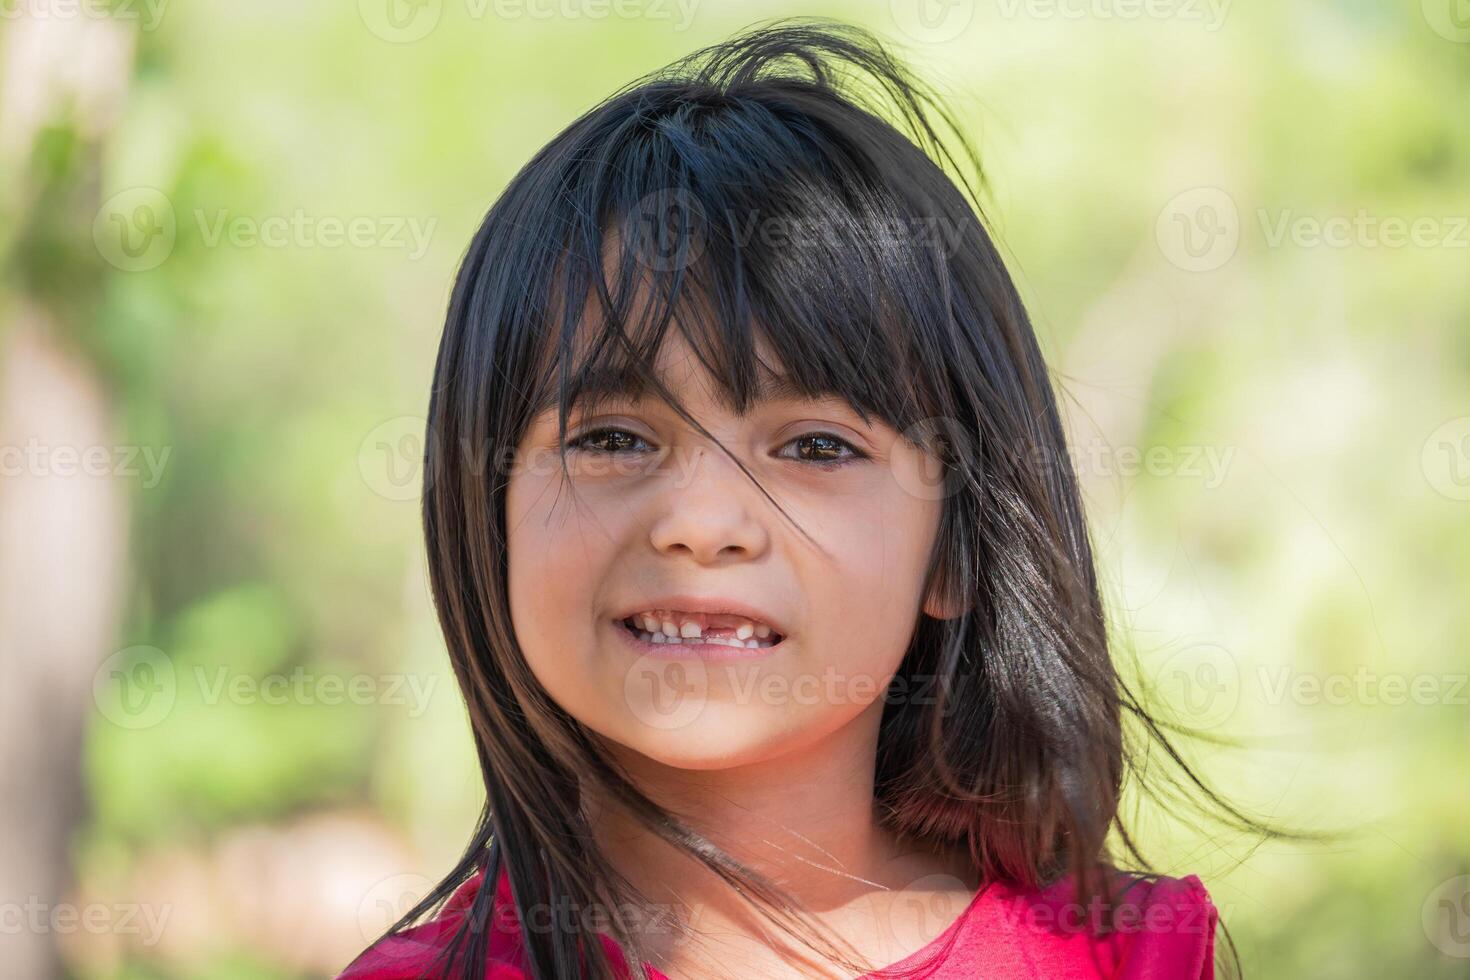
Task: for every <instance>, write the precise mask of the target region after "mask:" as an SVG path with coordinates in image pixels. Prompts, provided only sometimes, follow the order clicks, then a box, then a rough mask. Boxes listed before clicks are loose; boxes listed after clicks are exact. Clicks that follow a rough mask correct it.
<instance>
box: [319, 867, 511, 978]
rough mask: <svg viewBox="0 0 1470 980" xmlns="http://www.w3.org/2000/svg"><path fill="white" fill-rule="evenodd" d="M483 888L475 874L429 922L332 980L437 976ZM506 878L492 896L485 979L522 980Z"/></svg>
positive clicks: (389, 940) (382, 943) (384, 943)
mask: <svg viewBox="0 0 1470 980" xmlns="http://www.w3.org/2000/svg"><path fill="white" fill-rule="evenodd" d="M483 883H484V872H483V871H480V872H476V873H475V875H474V876H473V877H471V878H470V879H469V880H467V881H466V882H465V883H464V884H462V885H461V886H460V887H459V888H458V889H457V890H456V891H455V893H454V894H453V895H452V896H450V898H449V901H448V902H446V903H445V905H444V907H443V908H442V909H441V910H440V911H439V914H438V915H436V916H435V917H434V918H433V919H431V920H430V921H428V922H425V923H423V924H422V925H418V926H414V927H413V928H411V929H405V930H403V931H402V932H399V933H396V934H394V935H392V936H387V937H385V938H383V939H380V940H378V941H377V942H376V943H374V944H373V945H372V946H370V947H368V948H367V949H366V950H364V951H363V952H362V953H360V954H359V955H358V956H357V958H356V959H354V960H353V961H352V963H351V964H349V965H348V967H347V969H345V970H344V971H342V972H341V973H339V974H338V975H337V977H336V980H422V978H424V977H428V976H433V975H437V971H438V970H439V966H440V963H441V962H442V960H441V957H442V955H443V954H444V952H445V950H446V949H447V948H448V946H449V944H450V943H451V942H452V941H453V939H454V937H455V935H456V934H457V933H458V932H459V931H460V930H461V928H462V927H463V926H464V925H465V921H464V920H465V916H466V914H467V913H468V911H469V908H470V905H471V904H472V903H473V902H474V900H475V898H476V897H477V896H478V894H479V892H480V888H481V885H482V884H483ZM510 898H511V896H510V883H509V879H508V878H507V877H506V876H505V875H504V874H502V875H501V878H500V881H499V883H498V887H497V889H496V894H495V900H494V901H495V905H494V913H493V914H492V916H491V923H490V938H489V942H488V952H489V957H488V962H487V965H486V972H485V974H484V976H485V980H524V978H525V977H526V973H525V971H524V970H523V969H522V966H521V964H520V962H519V960H518V958H517V957H516V955H515V949H516V946H517V942H516V936H517V930H516V929H515V926H514V924H513V921H512V922H507V916H509V917H510V918H511V920H513V918H514V906H513V904H512V903H511V901H510Z"/></svg>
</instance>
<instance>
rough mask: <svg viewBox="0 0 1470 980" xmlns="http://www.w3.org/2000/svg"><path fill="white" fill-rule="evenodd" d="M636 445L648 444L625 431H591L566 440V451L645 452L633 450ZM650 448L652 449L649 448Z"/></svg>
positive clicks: (639, 437)
mask: <svg viewBox="0 0 1470 980" xmlns="http://www.w3.org/2000/svg"><path fill="white" fill-rule="evenodd" d="M637 443H643V445H645V446H647V445H648V443H647V442H645V441H644V440H643V438H642V437H641V436H637V435H634V434H633V433H631V432H629V431H627V430H626V429H593V430H592V431H591V432H584V433H582V434H581V435H579V436H576V437H574V438H572V439H568V440H567V443H566V448H567V449H582V450H586V451H587V452H592V453H609V454H611V453H625V452H645V451H646V450H642V449H635V448H634V446H635V445H636V444H637ZM649 448H652V447H649Z"/></svg>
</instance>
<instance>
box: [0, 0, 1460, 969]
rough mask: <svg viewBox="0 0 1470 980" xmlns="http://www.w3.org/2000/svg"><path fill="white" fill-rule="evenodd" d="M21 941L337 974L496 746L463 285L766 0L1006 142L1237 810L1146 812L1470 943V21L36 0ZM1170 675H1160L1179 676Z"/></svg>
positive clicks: (964, 9)
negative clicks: (466, 568) (522, 204)
mask: <svg viewBox="0 0 1470 980" xmlns="http://www.w3.org/2000/svg"><path fill="white" fill-rule="evenodd" d="M0 11H3V13H4V17H3V19H0V257H3V264H4V278H3V281H0V358H3V360H0V452H3V453H4V456H3V459H0V462H3V464H4V469H3V473H0V668H3V675H0V677H3V687H4V689H3V691H0V707H3V708H4V711H3V712H0V737H3V739H4V744H5V749H4V752H5V762H4V769H3V773H0V840H3V843H0V911H3V921H0V961H3V962H5V963H8V964H11V965H10V966H8V967H6V968H5V970H4V971H3V972H4V975H5V976H7V977H9V976H16V977H43V978H44V977H56V976H74V977H84V978H114V977H125V978H129V980H143V978H150V980H152V978H160V980H161V978H184V977H187V978H226V977H230V978H234V977H240V978H261V980H264V978H294V977H308V976H322V975H326V974H331V973H333V972H335V971H336V970H338V969H340V968H341V967H342V966H343V965H345V963H346V962H347V960H348V959H350V957H351V956H352V955H353V954H354V953H355V952H357V950H358V949H360V948H361V947H362V946H363V945H364V944H365V943H366V942H367V941H368V940H370V939H371V938H373V937H375V936H376V935H377V934H378V932H379V931H380V930H381V929H382V928H383V927H384V926H385V925H386V924H387V923H388V922H390V921H391V920H392V919H393V918H395V917H396V913H397V912H398V911H401V910H402V909H404V908H406V907H407V904H408V902H409V900H410V898H412V897H416V896H417V895H420V894H422V893H423V892H424V891H425V890H427V888H428V886H429V884H430V882H431V881H432V880H435V879H436V878H437V876H438V875H439V874H441V873H442V872H444V871H445V870H447V868H448V867H449V864H450V862H451V861H452V860H453V858H454V857H455V856H456V855H457V854H458V852H459V850H460V848H461V847H462V846H463V843H464V841H465V839H466V837H467V834H468V831H469V829H470V826H471V821H472V818H473V816H474V814H475V813H476V811H477V809H478V801H479V795H480V791H479V781H478V773H477V768H476V765H475V763H474V758H473V753H472V750H471V747H470V744H469V738H468V734H467V728H466V725H465V721H464V716H463V712H462V709H461V706H460V703H459V698H458V692H457V690H456V688H455V686H454V683H453V679H452V677H451V676H450V675H449V674H448V672H447V669H446V665H445V659H444V655H443V650H442V643H441V640H440V637H439V635H438V630H437V626H436V623H435V620H434V617H433V612H432V608H431V605H430V601H429V597H428V591H427V587H426V583H425V577H424V569H423V565H422V544H421V538H420V530H419V525H418V509H417V500H418V492H419V474H418V459H419V454H420V452H421V446H420V442H419V440H420V437H421V430H422V425H423V422H422V417H423V413H424V410H425V407H426V404H427V392H428V385H429V379H430V376H431V372H432V364H433V357H434V353H435V347H436V344H437V340H438V335H439V331H440V329H441V325H442V316H443V312H444V307H445V303H446V300H447V296H448V290H449V283H450V280H451V276H452V274H453V272H454V270H455V268H456V265H457V262H458V260H459V258H460V256H461V254H462V252H463V249H464V248H465V246H466V244H467V243H468V240H469V237H470V235H471V233H472V232H473V230H474V228H475V227H476V226H477V224H478V222H479V221H480V219H481V217H482V215H483V213H484V211H485V210H486V208H487V207H488V206H489V204H490V203H491V202H492V201H493V200H494V198H495V197H496V195H497V194H498V193H499V191H500V190H501V188H502V187H503V186H504V185H505V183H506V182H507V180H508V179H509V178H510V177H511V175H512V174H513V173H514V172H515V170H516V169H517V168H518V167H519V166H520V165H521V164H522V163H523V162H524V161H525V160H526V159H527V158H528V157H529V156H530V155H531V154H532V153H533V152H534V151H535V150H536V149H537V148H539V147H540V146H541V145H542V144H543V143H544V142H545V141H546V140H547V139H549V138H550V137H551V136H552V135H554V134H555V133H556V132H557V131H558V130H559V129H560V128H562V127H563V126H564V125H566V124H567V123H568V122H569V121H570V120H571V119H572V118H574V117H575V116H576V115H577V114H579V113H580V112H582V111H584V110H585V109H587V108H589V107H590V106H591V105H593V104H594V103H595V102H596V101H597V100H599V99H600V98H602V97H603V96H605V95H606V94H608V93H609V92H611V91H612V90H613V89H614V88H616V87H618V86H620V85H621V84H623V83H624V82H626V81H628V80H630V79H631V78H633V77H634V76H636V75H638V74H641V73H642V72H644V71H647V70H650V69H652V68H654V67H656V66H658V65H661V64H663V63H666V62H668V61H670V60H672V59H673V58H675V57H677V56H679V55H681V54H684V53H686V52H688V51H690V50H692V49H693V48H696V47H698V46H701V45H703V44H707V43H711V42H713V41H716V40H718V39H721V38H723V37H725V36H728V35H729V34H731V33H733V32H735V31H737V30H738V29H740V28H743V27H745V26H747V25H749V24H751V23H752V22H754V21H757V20H761V19H766V18H770V17H776V16H783V15H791V14H817V15H829V16H840V17H843V18H846V19H849V20H851V21H854V22H856V23H859V24H862V25H864V26H867V27H869V28H871V29H873V30H874V31H876V32H877V33H879V34H880V35H881V36H883V37H885V38H887V39H890V40H891V41H892V42H893V43H894V44H895V45H897V46H898V47H899V50H900V51H901V52H902V53H904V54H905V55H906V56H907V57H908V58H909V59H910V60H911V63H912V64H913V65H914V66H915V67H916V68H917V69H919V70H920V71H921V72H922V73H923V74H924V75H925V76H926V77H927V78H929V79H931V80H933V81H935V82H936V83H937V84H939V85H940V87H941V88H942V89H943V90H944V91H945V92H946V93H947V94H948V96H949V99H950V104H951V105H952V107H953V108H954V109H955V111H956V113H957V115H958V117H959V118H960V120H961V121H962V123H963V125H964V126H965V127H966V129H967V131H968V132H969V134H970V135H971V136H972V138H973V139H974V140H975V142H976V144H977V145H978V147H979V150H980V153H981V155H982V158H983V160H984V162H985V166H986V168H987V171H988V174H989V177H990V180H991V186H990V198H989V202H988V211H989V216H990V218H991V219H992V222H993V225H994V230H995V233H996V234H997V236H998V238H999V239H1000V240H1001V241H1002V243H1003V246H1004V248H1005V249H1006V251H1007V254H1008V256H1009V257H1010V260H1011V263H1012V268H1013V272H1014V274H1015V275H1016V277H1017V279H1018V281H1019V282H1020V284H1021V286H1022V289H1023V291H1024V293H1025V295H1026V297H1027V299H1028V301H1029V303H1030V306H1031V310H1032V312H1033V315H1034V319H1035V323H1036V327H1037V330H1038V332H1039V334H1040V335H1041V338H1042V343H1043V345H1044V348H1045V350H1046V352H1047V354H1048V356H1049V358H1050V359H1051V362H1052V364H1053V365H1054V367H1055V369H1056V372H1057V378H1058V382H1059V384H1060V385H1061V386H1062V388H1063V389H1064V391H1065V393H1066V401H1067V410H1068V415H1069V424H1070V426H1071V431H1072V435H1073V439H1074V441H1075V447H1076V451H1077V464H1078V466H1079V468H1080V469H1081V471H1082V473H1083V478H1084V481H1085V485H1086V490H1087V496H1088V502H1089V505H1090V507H1091V513H1092V517H1093V521H1094V526H1095V536H1096V540H1097V544H1098V550H1099V557H1100V562H1101V566H1102V573H1103V576H1104V580H1105V582H1106V583H1107V589H1108V593H1109V597H1110V601H1111V603H1112V608H1113V611H1114V613H1115V616H1116V618H1117V622H1118V649H1119V651H1120V655H1121V656H1122V657H1123V659H1125V660H1126V661H1128V662H1130V663H1134V662H1136V665H1137V671H1138V672H1139V673H1140V674H1141V676H1140V677H1139V680H1141V681H1142V682H1144V683H1146V684H1148V685H1149V686H1150V687H1151V688H1153V689H1154V690H1156V692H1157V694H1158V696H1159V697H1160V698H1161V699H1163V700H1164V701H1165V702H1166V703H1167V705H1168V706H1169V710H1170V711H1171V712H1172V713H1173V714H1174V715H1176V716H1177V717H1178V718H1179V719H1180V720H1181V721H1183V722H1185V723H1188V724H1191V725H1193V726H1194V727H1197V728H1201V729H1204V730H1206V731H1207V732H1209V733H1211V734H1218V735H1229V736H1232V737H1235V738H1237V739H1238V740H1239V741H1240V743H1241V745H1242V747H1241V748H1239V749H1231V750H1223V749H1214V748H1209V747H1208V746H1207V745H1205V744H1204V743H1200V744H1197V745H1195V746H1194V747H1193V748H1192V750H1191V751H1192V756H1193V758H1195V759H1196V760H1197V761H1199V762H1200V763H1201V765H1202V766H1203V767H1204V768H1205V770H1206V771H1207V772H1208V773H1210V774H1211V775H1212V776H1213V777H1214V778H1215V779H1217V781H1218V782H1219V783H1220V784H1221V785H1222V787H1223V788H1224V789H1225V790H1226V791H1227V793H1228V794H1230V795H1231V797H1232V798H1233V799H1235V800H1236V801H1238V802H1239V803H1241V804H1242V805H1243V806H1245V807H1247V808H1249V809H1252V810H1253V811H1255V812H1257V813H1260V814H1263V815H1266V816H1269V817H1271V818H1274V819H1278V820H1281V821H1284V822H1287V823H1292V824H1296V825H1306V826H1311V827H1329V828H1342V827H1351V828H1354V830H1355V832H1354V834H1353V835H1352V836H1351V837H1350V838H1349V839H1346V840H1344V841H1341V842H1338V843H1335V844H1333V845H1331V846H1308V845H1300V844H1294V845H1282V844H1271V845H1266V846H1264V847H1259V848H1257V847H1256V846H1255V842H1253V841H1251V840H1249V839H1244V838H1239V837H1232V836H1229V835H1222V834H1220V833H1218V832H1217V831H1212V830H1210V829H1209V828H1207V827H1199V828H1191V827H1190V826H1189V825H1188V824H1187V823H1182V822H1179V821H1168V820H1165V819H1163V818H1162V817H1160V816H1159V815H1158V814H1157V813H1156V811H1154V810H1153V809H1151V808H1150V807H1148V806H1146V805H1145V806H1143V807H1142V812H1141V814H1140V818H1139V819H1140V821H1141V825H1142V826H1143V827H1144V828H1145V829H1146V835H1145V836H1146V839H1147V840H1148V841H1150V842H1151V843H1152V844H1153V845H1154V856H1155V857H1156V859H1157V861H1158V863H1159V865H1160V867H1161V869H1162V870H1164V871H1167V872H1171V873H1175V874H1182V873H1188V872H1197V873H1199V874H1200V875H1201V876H1202V877H1203V878H1204V879H1205V882H1206V884H1207V885H1208V886H1209V887H1210V889H1211V891H1212V894H1213V895H1214V898H1215V900H1216V902H1217V904H1218V905H1219V906H1220V907H1221V910H1222V913H1223V915H1224V916H1225V918H1226V921H1227V922H1228V923H1229V925H1230V927H1231V929H1232V931H1233V933H1234V935H1235V937H1236V939H1237V942H1238V944H1239V947H1240V951H1241V955H1242V960H1243V964H1244V967H1245V972H1246V975H1247V976H1251V977H1262V978H1275V977H1280V978H1297V977H1350V976H1375V977H1378V976H1391V977H1464V976H1470V820H1467V819H1466V814H1467V810H1470V767H1467V765H1466V756H1467V751H1470V707H1467V703H1470V687H1467V684H1466V675H1467V671H1470V663H1467V648H1466V642H1465V637H1466V635H1467V634H1470V607H1467V602H1466V593H1467V590H1466V587H1465V582H1466V581H1467V579H1470V329H1467V327H1470V228H1467V222H1470V125H1467V116H1466V108H1465V107H1466V106H1467V105H1470V8H1467V7H1466V6H1465V4H1464V2H1463V0H1424V2H1423V3H1422V4H1421V3H1418V2H1415V0H1410V2H1409V3H1406V4H1403V5H1383V4H1376V3H1370V2H1366V0H1351V2H1348V0H1341V2H1337V3H1326V2H1316V0H1292V2H1291V3H1282V4H1249V5H1247V4H1239V5H1236V4H1232V3H1230V2H1229V0H1214V2H1207V0H1150V2H1147V3H1145V2H1142V0H1050V2H1048V0H979V2H966V0H951V2H947V3H945V2H939V0H922V2H918V0H892V2H888V0H881V2H879V0H875V2H866V3H850V4H842V5H839V4H835V3H832V4H828V5H826V6H803V7H793V6H791V5H787V4H773V3H735V2H728V0H682V2H680V0H620V2H619V3H617V4H613V3H611V2H606V3H599V2H597V0H499V2H495V0H413V2H410V0H361V2H354V0H332V2H321V3H300V2H294V0H293V2H283V0H257V2H254V3H248V4H247V3H224V2H218V0H171V2H169V0H152V2H150V3H144V2H143V0H130V2H113V3H106V4H105V3H101V2H97V3H90V2H87V3H84V2H81V0H76V2H72V3H66V2H50V0H11V2H9V3H5V4H4V5H3V7H0ZM1130 669H1131V668H1130Z"/></svg>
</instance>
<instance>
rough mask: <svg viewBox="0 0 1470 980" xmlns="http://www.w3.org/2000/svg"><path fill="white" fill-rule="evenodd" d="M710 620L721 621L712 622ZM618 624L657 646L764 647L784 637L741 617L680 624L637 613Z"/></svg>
mask: <svg viewBox="0 0 1470 980" xmlns="http://www.w3.org/2000/svg"><path fill="white" fill-rule="evenodd" d="M711 619H719V620H720V621H719V622H712V621H710V620H711ZM618 624H619V625H621V626H622V628H623V629H625V630H627V631H628V632H629V633H631V634H632V635H633V636H635V637H637V638H638V639H639V640H642V641H643V642H644V643H653V644H655V645H658V644H667V645H669V646H725V647H733V648H735V649H737V650H764V649H767V648H770V647H774V646H777V645H779V644H780V643H781V641H782V640H784V639H785V637H784V636H782V635H781V634H780V633H777V632H776V631H775V630H773V629H771V628H770V627H769V626H767V625H765V624H764V623H757V622H754V621H752V620H742V619H740V618H739V617H704V621H698V620H693V619H691V620H686V621H684V622H682V623H681V622H675V621H674V620H673V619H662V620H660V619H656V618H654V617H652V616H648V615H637V614H635V615H633V616H628V617H625V618H623V619H620V620H618ZM762 634H764V635H762Z"/></svg>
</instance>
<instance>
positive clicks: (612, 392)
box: [536, 369, 842, 415]
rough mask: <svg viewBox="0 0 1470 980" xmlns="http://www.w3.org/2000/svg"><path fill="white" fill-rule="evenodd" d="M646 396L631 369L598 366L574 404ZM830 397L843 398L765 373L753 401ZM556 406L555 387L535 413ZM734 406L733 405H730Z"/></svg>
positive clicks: (579, 389)
mask: <svg viewBox="0 0 1470 980" xmlns="http://www.w3.org/2000/svg"><path fill="white" fill-rule="evenodd" d="M721 394H722V397H725V398H726V400H727V401H728V393H725V392H721ZM646 395H647V391H646V386H645V385H644V384H643V379H642V378H640V377H638V376H637V375H636V374H634V373H633V372H631V371H610V370H606V369H599V370H595V371H593V372H592V373H591V374H589V375H588V376H587V377H586V378H584V379H583V381H582V383H581V384H580V385H579V386H578V392H577V397H576V398H575V399H574V400H573V403H572V406H573V407H575V406H576V404H577V403H579V402H581V401H582V400H583V399H601V398H622V399H627V400H628V401H635V402H636V401H638V400H640V399H642V398H644V397H645V396H646ZM824 396H830V397H833V398H840V397H842V396H841V395H840V394H838V393H837V392H835V391H832V392H825V393H823V392H812V391H810V390H809V389H807V388H806V387H804V386H802V385H801V384H799V383H798V382H797V381H796V380H795V379H794V378H792V377H791V376H790V375H787V374H770V373H763V374H761V375H760V377H759V380H758V381H757V383H756V390H755V395H754V398H753V402H763V401H779V400H796V399H808V398H821V397H824ZM555 407H556V392H555V390H554V389H553V390H552V391H551V392H549V393H548V395H547V397H546V398H545V399H543V400H542V403H541V404H540V405H538V406H537V408H536V414H538V415H539V414H541V413H542V412H546V411H550V410H551V409H553V408H555ZM731 407H732V408H733V407H734V406H733V405H732V406H731Z"/></svg>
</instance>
